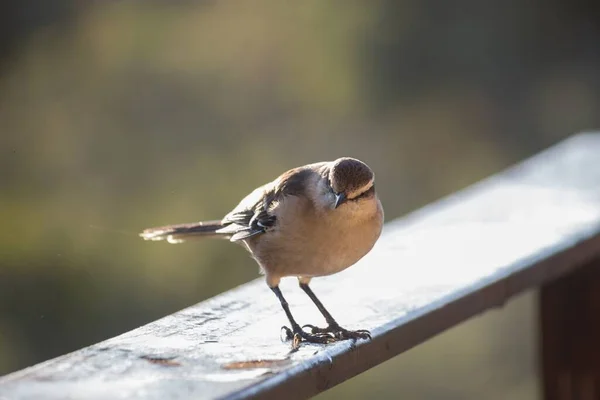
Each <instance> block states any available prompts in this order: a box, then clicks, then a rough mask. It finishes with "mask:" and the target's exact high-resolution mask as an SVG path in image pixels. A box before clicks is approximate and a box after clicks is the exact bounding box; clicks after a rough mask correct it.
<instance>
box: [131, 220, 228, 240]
mask: <svg viewBox="0 0 600 400" xmlns="http://www.w3.org/2000/svg"><path fill="white" fill-rule="evenodd" d="M221 228H223V224H222V223H221V221H204V222H193V223H190V224H177V225H166V226H159V227H157V228H148V229H144V231H143V232H142V233H140V236H141V237H142V238H144V239H145V240H166V241H168V242H169V243H181V242H184V241H186V240H188V239H199V238H210V237H213V238H214V237H221V238H227V237H228V235H227V234H223V233H218V232H217V230H219V229H221Z"/></svg>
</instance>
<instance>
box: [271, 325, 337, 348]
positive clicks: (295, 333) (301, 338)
mask: <svg viewBox="0 0 600 400" xmlns="http://www.w3.org/2000/svg"><path fill="white" fill-rule="evenodd" d="M281 331H282V333H283V334H284V335H285V336H282V338H281V339H282V340H286V341H288V340H291V341H292V350H294V351H295V350H298V348H299V347H300V344H301V343H302V342H308V343H320V344H327V343H332V342H335V341H337V340H338V339H336V338H335V337H334V336H333V335H332V334H331V333H326V332H323V333H314V332H313V333H308V332H306V331H304V330H303V329H302V328H300V326H296V327H294V329H290V328H288V327H287V326H282V327H281Z"/></svg>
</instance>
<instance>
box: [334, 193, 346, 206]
mask: <svg viewBox="0 0 600 400" xmlns="http://www.w3.org/2000/svg"><path fill="white" fill-rule="evenodd" d="M345 201H346V193H344V192H342V193H338V194H336V195H335V205H334V207H333V208H338V207H339V206H340V204H343V203H344V202H345Z"/></svg>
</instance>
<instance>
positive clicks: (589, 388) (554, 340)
mask: <svg viewBox="0 0 600 400" xmlns="http://www.w3.org/2000/svg"><path fill="white" fill-rule="evenodd" d="M540 300H541V301H540V307H541V310H540V311H541V312H540V317H541V328H542V329H541V350H542V377H543V388H544V399H546V400H597V399H600V258H598V259H595V260H593V261H592V262H590V263H588V264H587V265H585V266H584V267H582V268H580V269H579V270H577V271H576V272H574V273H572V274H568V275H565V276H563V277H561V278H560V279H557V280H556V281H553V282H550V283H549V284H547V285H544V286H543V287H542V290H541V296H540Z"/></svg>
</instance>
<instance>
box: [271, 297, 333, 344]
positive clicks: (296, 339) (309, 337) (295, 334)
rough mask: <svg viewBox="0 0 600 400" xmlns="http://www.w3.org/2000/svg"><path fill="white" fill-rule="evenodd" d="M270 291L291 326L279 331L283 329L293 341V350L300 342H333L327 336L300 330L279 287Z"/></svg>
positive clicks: (330, 337)
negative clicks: (275, 297) (277, 300)
mask: <svg viewBox="0 0 600 400" xmlns="http://www.w3.org/2000/svg"><path fill="white" fill-rule="evenodd" d="M271 290H272V291H273V293H275V296H277V298H278V299H279V302H280V303H281V307H282V308H283V311H285V315H287V318H288V320H289V321H290V325H291V326H292V329H290V328H288V327H287V326H282V327H281V329H284V330H285V331H286V335H287V338H288V339H293V348H294V349H297V348H298V346H299V345H300V342H301V341H303V340H304V341H306V342H310V343H330V342H333V341H334V338H333V337H332V336H330V335H327V334H319V333H312V334H311V333H308V332H305V331H303V330H302V328H301V327H300V325H298V323H297V322H296V320H295V319H294V317H293V316H292V312H291V311H290V307H289V305H288V303H287V301H286V300H285V298H284V297H283V294H282V293H281V290H280V289H279V286H273V287H272V288H271Z"/></svg>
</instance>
